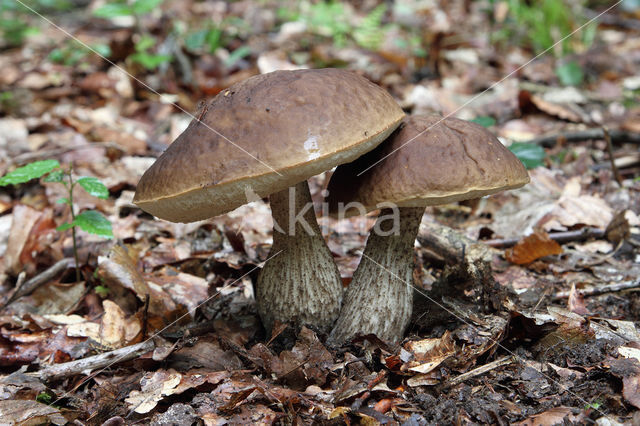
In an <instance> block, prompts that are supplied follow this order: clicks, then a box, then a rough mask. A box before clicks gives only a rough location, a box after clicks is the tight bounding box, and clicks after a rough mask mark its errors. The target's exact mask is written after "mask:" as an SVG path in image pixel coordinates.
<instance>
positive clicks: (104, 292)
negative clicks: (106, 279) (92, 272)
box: [94, 269, 109, 299]
mask: <svg viewBox="0 0 640 426" xmlns="http://www.w3.org/2000/svg"><path fill="white" fill-rule="evenodd" d="M96 271H97V269H96ZM94 290H95V291H96V293H97V294H98V296H100V297H102V298H103V299H104V298H106V297H107V296H108V295H109V288H108V287H105V286H103V285H97V286H95V288H94Z"/></svg>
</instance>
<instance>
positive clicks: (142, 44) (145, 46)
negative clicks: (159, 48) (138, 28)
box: [135, 34, 156, 52]
mask: <svg viewBox="0 0 640 426" xmlns="http://www.w3.org/2000/svg"><path fill="white" fill-rule="evenodd" d="M155 44H156V39H155V37H152V36H150V35H149V34H145V35H143V36H142V37H140V40H138V42H137V43H136V45H135V49H136V52H144V51H147V50H149V49H150V48H152V47H153V46H154V45H155Z"/></svg>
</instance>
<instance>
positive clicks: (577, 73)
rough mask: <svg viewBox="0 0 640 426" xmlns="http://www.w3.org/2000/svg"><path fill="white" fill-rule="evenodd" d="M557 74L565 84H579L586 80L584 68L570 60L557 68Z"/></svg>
mask: <svg viewBox="0 0 640 426" xmlns="http://www.w3.org/2000/svg"><path fill="white" fill-rule="evenodd" d="M556 75H557V76H558V79H559V80H560V83H561V84H562V85H563V86H579V85H581V84H582V81H583V80H584V73H583V72H582V68H580V65H578V64H577V63H576V62H568V63H566V64H564V65H560V66H559V67H557V68H556Z"/></svg>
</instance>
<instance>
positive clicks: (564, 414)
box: [514, 407, 577, 426]
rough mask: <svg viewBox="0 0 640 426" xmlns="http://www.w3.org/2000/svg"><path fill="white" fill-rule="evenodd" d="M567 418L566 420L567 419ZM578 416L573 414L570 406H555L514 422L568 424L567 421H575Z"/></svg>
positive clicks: (538, 425) (543, 425)
mask: <svg viewBox="0 0 640 426" xmlns="http://www.w3.org/2000/svg"><path fill="white" fill-rule="evenodd" d="M565 419H566V420H565ZM576 420H577V416H575V415H573V411H572V409H571V408H570V407H554V408H552V409H550V410H547V411H545V412H542V413H539V414H535V415H533V416H531V417H529V418H527V419H526V420H523V421H521V422H517V423H514V425H517V426H555V425H563V424H566V423H565V421H569V422H573V421H576Z"/></svg>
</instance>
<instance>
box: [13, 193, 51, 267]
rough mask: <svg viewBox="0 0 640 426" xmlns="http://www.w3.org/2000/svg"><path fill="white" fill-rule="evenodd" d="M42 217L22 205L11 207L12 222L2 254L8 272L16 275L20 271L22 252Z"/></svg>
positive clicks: (37, 212) (40, 214)
mask: <svg viewBox="0 0 640 426" xmlns="http://www.w3.org/2000/svg"><path fill="white" fill-rule="evenodd" d="M42 215H43V213H42V212H39V211H37V210H35V209H32V208H31V207H28V206H25V205H22V204H17V205H16V206H14V207H13V215H12V217H13V221H12V222H11V231H10V233H9V241H8V244H7V251H6V252H5V254H4V262H5V265H6V267H7V270H8V271H9V272H11V273H13V274H16V275H17V274H18V273H20V271H22V264H21V254H22V250H23V249H24V247H25V245H26V244H27V239H28V238H29V234H30V232H31V230H32V228H33V227H34V225H35V224H36V222H37V221H38V220H39V219H40V218H41V217H42Z"/></svg>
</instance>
